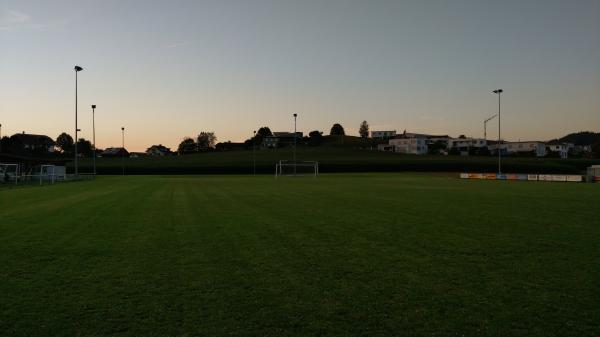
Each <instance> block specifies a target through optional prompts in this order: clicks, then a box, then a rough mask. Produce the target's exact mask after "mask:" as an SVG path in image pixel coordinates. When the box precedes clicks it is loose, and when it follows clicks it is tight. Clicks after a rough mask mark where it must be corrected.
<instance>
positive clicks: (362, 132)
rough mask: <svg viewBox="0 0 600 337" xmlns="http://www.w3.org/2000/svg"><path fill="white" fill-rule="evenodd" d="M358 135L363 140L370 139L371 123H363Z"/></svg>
mask: <svg viewBox="0 0 600 337" xmlns="http://www.w3.org/2000/svg"><path fill="white" fill-rule="evenodd" d="M358 133H359V134H360V136H361V137H362V138H365V139H366V138H369V123H367V121H362V123H360V127H359V128H358Z"/></svg>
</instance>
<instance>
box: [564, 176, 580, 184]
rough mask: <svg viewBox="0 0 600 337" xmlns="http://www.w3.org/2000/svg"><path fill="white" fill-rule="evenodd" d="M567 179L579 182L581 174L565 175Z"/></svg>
mask: <svg viewBox="0 0 600 337" xmlns="http://www.w3.org/2000/svg"><path fill="white" fill-rule="evenodd" d="M567 181H571V182H575V183H579V182H582V181H583V177H582V176H576V175H570V176H567Z"/></svg>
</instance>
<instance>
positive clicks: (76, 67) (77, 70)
mask: <svg viewBox="0 0 600 337" xmlns="http://www.w3.org/2000/svg"><path fill="white" fill-rule="evenodd" d="M73 69H74V70H75V177H77V176H79V165H78V162H77V131H79V129H78V128H77V73H78V72H80V71H82V70H83V68H82V67H80V66H75V68H73Z"/></svg>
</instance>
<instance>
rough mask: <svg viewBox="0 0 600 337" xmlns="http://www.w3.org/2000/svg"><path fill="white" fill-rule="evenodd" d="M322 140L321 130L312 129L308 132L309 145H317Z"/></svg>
mask: <svg viewBox="0 0 600 337" xmlns="http://www.w3.org/2000/svg"><path fill="white" fill-rule="evenodd" d="M322 141H323V132H321V131H318V130H314V131H311V132H309V133H308V142H309V144H310V145H319V144H321V142H322Z"/></svg>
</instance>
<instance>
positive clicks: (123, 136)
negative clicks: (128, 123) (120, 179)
mask: <svg viewBox="0 0 600 337" xmlns="http://www.w3.org/2000/svg"><path fill="white" fill-rule="evenodd" d="M121 144H122V145H121V146H122V147H121V169H122V171H123V175H125V128H124V127H121Z"/></svg>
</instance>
